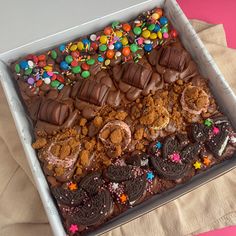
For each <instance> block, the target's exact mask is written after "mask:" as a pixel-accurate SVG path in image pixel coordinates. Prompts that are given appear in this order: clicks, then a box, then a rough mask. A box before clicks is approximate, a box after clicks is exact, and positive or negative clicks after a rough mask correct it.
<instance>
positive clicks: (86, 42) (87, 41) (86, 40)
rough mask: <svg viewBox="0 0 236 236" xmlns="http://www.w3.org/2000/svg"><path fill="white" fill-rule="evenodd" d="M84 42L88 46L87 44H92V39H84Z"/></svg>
mask: <svg viewBox="0 0 236 236" xmlns="http://www.w3.org/2000/svg"><path fill="white" fill-rule="evenodd" d="M82 42H83V44H84V45H85V46H86V45H87V44H88V45H89V44H90V41H89V40H88V39H82Z"/></svg>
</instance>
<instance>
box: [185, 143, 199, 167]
mask: <svg viewBox="0 0 236 236" xmlns="http://www.w3.org/2000/svg"><path fill="white" fill-rule="evenodd" d="M201 148H202V146H201V144H199V143H190V144H188V145H187V146H186V147H185V148H184V149H183V150H182V151H181V160H182V162H185V163H192V162H193V161H195V160H196V159H197V158H198V154H199V153H200V151H201Z"/></svg>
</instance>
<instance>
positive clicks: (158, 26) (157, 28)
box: [153, 25, 161, 33]
mask: <svg viewBox="0 0 236 236" xmlns="http://www.w3.org/2000/svg"><path fill="white" fill-rule="evenodd" d="M160 29H161V27H160V25H155V28H154V30H153V32H154V33H157V32H158V31H160Z"/></svg>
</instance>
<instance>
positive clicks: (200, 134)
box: [190, 123, 210, 143]
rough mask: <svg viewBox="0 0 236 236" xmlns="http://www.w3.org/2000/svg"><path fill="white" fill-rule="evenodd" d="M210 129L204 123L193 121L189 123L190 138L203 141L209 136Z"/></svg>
mask: <svg viewBox="0 0 236 236" xmlns="http://www.w3.org/2000/svg"><path fill="white" fill-rule="evenodd" d="M209 131H210V129H209V128H208V127H207V126H205V125H204V124H199V123H194V124H191V125H190V138H191V139H193V141H195V142H202V143H203V142H205V141H206V140H207V139H208V137H209Z"/></svg>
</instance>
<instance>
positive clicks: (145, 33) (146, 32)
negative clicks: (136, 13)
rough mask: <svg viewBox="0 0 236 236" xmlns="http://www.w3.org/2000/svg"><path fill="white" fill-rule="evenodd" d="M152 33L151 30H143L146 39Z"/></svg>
mask: <svg viewBox="0 0 236 236" xmlns="http://www.w3.org/2000/svg"><path fill="white" fill-rule="evenodd" d="M150 34H151V32H150V31H149V30H144V31H143V32H142V36H143V37H144V38H145V39H148V38H149V37H150Z"/></svg>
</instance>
